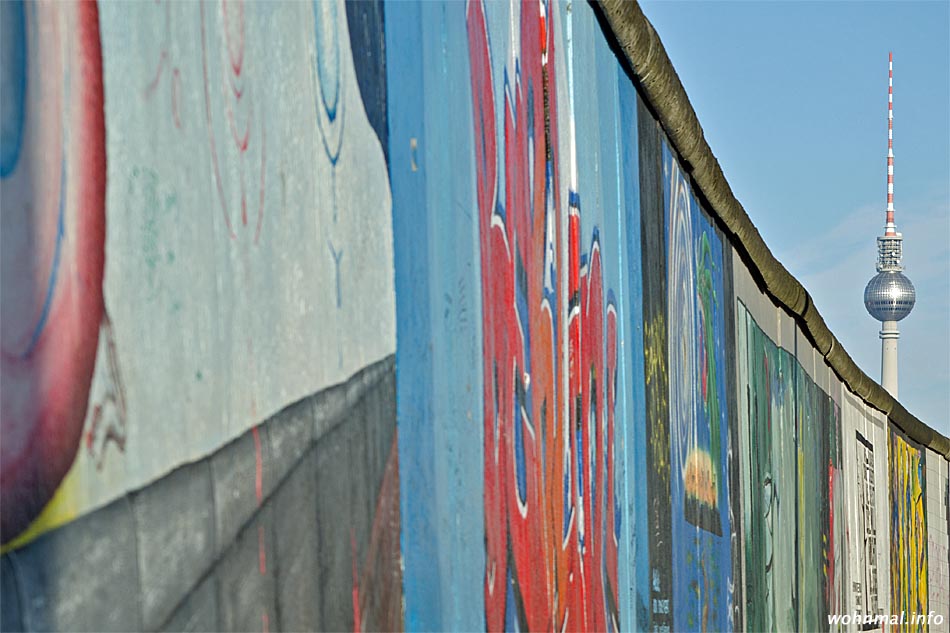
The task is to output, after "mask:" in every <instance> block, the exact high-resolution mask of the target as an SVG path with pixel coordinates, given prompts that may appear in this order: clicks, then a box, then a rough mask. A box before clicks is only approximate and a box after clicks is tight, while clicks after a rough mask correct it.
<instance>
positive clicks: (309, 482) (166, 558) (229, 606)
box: [0, 357, 402, 631]
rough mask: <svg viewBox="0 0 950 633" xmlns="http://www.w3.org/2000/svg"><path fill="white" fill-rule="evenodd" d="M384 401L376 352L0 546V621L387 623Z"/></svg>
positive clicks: (29, 626)
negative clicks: (265, 415)
mask: <svg viewBox="0 0 950 633" xmlns="http://www.w3.org/2000/svg"><path fill="white" fill-rule="evenodd" d="M395 398H396V391H395V373H394V363H393V358H392V357H388V358H386V359H384V360H382V361H380V362H378V363H375V364H373V365H370V366H368V367H366V368H364V369H363V370H361V371H360V372H358V373H357V374H356V375H354V376H353V377H352V378H350V379H349V380H348V381H347V382H346V383H343V384H340V385H336V386H334V387H331V388H329V389H327V390H325V391H323V392H321V393H318V394H315V395H314V396H311V397H309V398H306V399H304V400H302V401H300V402H298V403H295V404H294V405H291V406H290V407H288V408H286V409H285V410H283V411H281V412H280V413H278V414H277V415H275V416H274V417H273V418H271V419H269V420H267V421H265V422H264V423H262V424H261V425H260V426H259V427H257V429H256V430H252V431H248V432H247V433H245V434H244V435H242V436H241V437H239V438H237V439H236V440H235V441H233V442H231V443H229V444H228V445H226V446H224V447H222V448H221V449H219V450H218V451H217V452H215V453H214V454H213V455H209V456H208V457H207V458H205V459H203V460H201V461H199V462H196V463H193V464H187V465H184V466H182V467H180V468H178V469H176V470H175V471H173V472H172V473H170V474H169V475H167V476H165V477H163V478H162V479H160V480H158V481H156V482H154V483H152V484H151V485H149V486H147V487H146V488H144V489H142V490H138V491H136V492H134V493H131V494H129V495H127V496H125V497H122V498H121V499H118V500H116V501H114V502H113V503H111V504H110V505H108V506H106V507H104V508H102V509H100V510H97V511H95V512H92V513H91V514H88V515H86V516H84V517H81V518H80V519H78V520H76V521H74V522H72V523H70V524H68V525H65V526H63V527H62V528H59V529H57V530H54V531H52V532H50V533H48V534H45V535H44V536H42V537H41V538H39V539H37V540H36V541H34V542H32V543H30V544H28V545H26V546H25V547H23V548H20V549H18V550H15V551H13V552H10V553H8V554H5V555H4V556H3V557H2V560H0V614H2V617H0V628H2V630H3V631H16V630H25V631H41V630H70V631H80V630H82V631H131V630H165V631H219V630H221V631H225V630H227V631H261V630H269V631H278V630H292V631H299V630H333V631H342V630H353V625H354V620H355V617H357V613H359V617H361V622H363V623H364V628H385V629H394V628H401V624H402V623H401V616H400V614H399V613H398V611H396V612H394V611H393V609H392V608H391V605H392V604H398V603H399V600H398V595H399V593H400V592H401V582H402V580H401V574H400V571H399V565H398V560H399V556H398V545H399V522H398V504H399V487H398V479H396V480H395V481H396V483H395V486H394V485H393V482H392V479H393V478H394V477H398V473H397V465H396V464H395V463H394V461H395V459H396V457H395V456H396V451H394V450H391V447H392V445H393V442H394V441H395V429H396V403H395ZM255 435H256V437H255ZM258 454H259V455H260V490H258V462H257V459H258ZM387 477H388V479H387ZM382 495H385V497H386V498H385V499H384V498H382ZM393 506H395V514H393V510H392V508H393ZM378 508H383V509H384V511H385V517H381V520H377V512H378V510H377V509H378ZM393 517H395V520H394V519H393ZM374 527H375V530H374ZM388 532H392V533H391V534H389V533H388ZM393 547H395V548H396V549H395V551H393V552H391V551H389V550H392V549H393ZM354 551H355V553H356V560H355V561H354V558H353V553H354ZM370 555H371V559H368V556H370ZM354 562H355V564H354ZM380 565H385V566H386V567H387V569H376V567H378V566H380ZM354 572H355V573H354ZM354 586H356V587H357V595H358V596H359V597H358V600H357V601H356V604H354V599H353V589H354ZM380 596H383V597H382V598H380ZM377 605H378V606H377ZM380 609H385V612H380V613H377V612H376V611H378V610H380ZM394 618H398V620H399V621H396V620H394Z"/></svg>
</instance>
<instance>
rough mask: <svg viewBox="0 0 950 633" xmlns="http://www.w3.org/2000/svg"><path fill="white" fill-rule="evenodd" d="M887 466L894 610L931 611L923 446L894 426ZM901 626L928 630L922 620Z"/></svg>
mask: <svg viewBox="0 0 950 633" xmlns="http://www.w3.org/2000/svg"><path fill="white" fill-rule="evenodd" d="M887 470H888V479H889V482H890V497H891V498H890V501H891V612H892V613H901V612H904V613H908V614H919V613H928V610H927V609H928V607H927V597H928V592H927V508H926V503H927V502H926V492H925V491H926V490H927V474H926V473H927V470H926V457H925V455H924V451H923V449H921V448H919V447H918V446H916V445H915V444H914V443H913V441H912V440H910V439H909V438H907V437H906V436H904V435H903V434H902V433H901V432H900V431H898V430H896V429H893V428H892V429H891V431H890V433H889V439H888V451H887ZM902 630H907V631H911V630H914V631H925V630H927V629H926V625H925V624H923V623H920V624H915V625H911V624H910V623H905V624H904V625H902Z"/></svg>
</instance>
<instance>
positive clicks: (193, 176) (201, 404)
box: [2, 2, 395, 546]
mask: <svg viewBox="0 0 950 633" xmlns="http://www.w3.org/2000/svg"><path fill="white" fill-rule="evenodd" d="M324 4H325V3H320V5H321V6H319V7H316V8H317V9H321V10H317V11H315V10H314V9H315V7H314V6H311V5H308V6H307V7H306V9H307V10H306V11H304V10H303V9H301V8H298V7H295V6H290V5H286V6H277V5H262V4H260V3H244V2H213V3H211V2H209V3H200V4H198V3H195V4H191V5H180V4H175V3H165V4H163V3H154V4H152V3H149V4H147V5H146V4H142V5H141V6H140V5H135V4H103V5H99V6H97V5H96V3H83V4H81V5H77V6H76V7H73V6H72V5H69V6H67V5H58V4H56V3H33V4H31V3H19V2H9V3H4V4H3V8H2V11H3V27H2V28H3V35H4V38H3V40H4V44H3V47H2V50H3V76H2V79H3V88H4V101H3V112H2V116H3V128H2V131H3V135H4V136H3V156H2V163H3V164H2V167H3V172H2V177H3V187H2V191H3V194H2V195H3V205H2V206H3V258H4V260H3V286H2V290H3V319H2V322H3V326H2V327H3V372H4V373H3V381H2V384H3V398H2V400H3V418H2V423H3V436H4V441H3V459H2V468H3V479H2V481H3V493H4V494H3V504H4V506H3V507H4V511H3V513H2V516H3V533H2V538H3V543H4V545H7V546H10V545H11V544H13V545H17V546H18V545H19V544H22V543H24V542H26V541H28V540H29V539H32V538H34V537H35V536H36V535H38V534H39V533H41V532H43V531H46V530H49V529H51V528H54V527H56V526H58V525H61V524H64V523H67V522H69V521H71V520H72V519H74V518H76V517H78V516H81V515H82V514H84V513H86V512H88V511H90V510H94V509H95V508H97V507H101V506H103V505H105V504H107V503H109V502H110V501H112V500H114V499H116V498H118V497H120V496H121V495H122V494H124V493H126V492H128V491H130V490H135V489H138V488H140V487H142V486H145V485H147V484H149V483H150V482H152V481H154V480H155V479H156V478H158V477H160V476H162V475H164V474H166V473H167V472H169V471H170V470H172V469H174V468H175V467H177V466H179V465H181V464H182V463H186V462H189V461H194V460H197V459H200V458H202V457H203V456H206V455H208V454H210V453H211V452H213V451H214V450H215V449H217V448H219V447H220V446H222V445H223V444H226V443H227V442H229V441H230V440H232V439H234V438H235V437H237V436H239V435H241V434H242V433H244V432H245V431H248V430H250V429H251V428H253V427H255V426H257V425H258V424H259V423H260V422H261V421H262V420H264V419H266V418H267V417H268V416H270V415H273V414H274V413H276V412H277V411H279V410H281V409H282V408H283V407H285V406H287V405H288V404H290V403H292V402H294V401H296V400H298V399H300V398H302V397H306V396H308V395H310V394H312V393H315V392H316V391H319V390H320V389H323V388H326V387H329V386H330V385H332V384H335V383H337V382H340V381H342V380H345V379H346V378H348V377H349V376H351V375H352V374H353V373H354V372H356V371H357V370H359V369H360V368H361V367H364V366H365V365H367V364H369V363H372V362H375V361H376V360H379V359H380V358H384V357H386V356H387V355H390V354H392V353H393V351H394V349H395V313H394V312H395V310H394V303H395V300H394V294H393V289H392V286H393V281H392V227H391V221H390V218H391V214H390V211H389V209H390V192H389V185H388V178H387V165H386V154H385V152H384V151H383V148H382V146H381V143H380V139H379V137H378V136H377V134H376V131H375V129H374V128H373V126H372V125H371V123H370V120H369V114H367V112H368V110H367V108H364V107H362V106H361V107H359V108H352V107H349V106H351V105H352V104H353V103H359V100H360V88H359V82H358V80H357V74H358V73H359V72H360V69H361V68H364V66H365V64H364V63H363V62H362V58H360V60H359V63H357V62H356V61H355V60H354V55H353V53H352V51H351V48H350V46H351V44H350V42H351V40H350V35H349V31H348V28H347V21H346V16H347V13H346V11H345V10H344V7H343V4H342V3H339V6H337V5H334V6H333V7H326V6H323V5H324ZM8 18H9V19H8ZM267 25H271V26H273V27H274V28H279V29H280V31H281V33H283V39H282V40H281V43H280V45H279V46H275V45H273V43H267V44H266V45H265V44H263V42H264V40H263V39H262V38H263V31H262V29H264V28H265V27H267V28H269V27H268V26H267ZM381 32H382V26H381V24H377V27H376V29H375V31H371V30H368V29H366V28H363V29H361V30H360V32H359V33H357V34H356V35H355V36H354V38H355V40H354V41H357V42H359V41H361V40H362V39H364V38H369V37H370V36H371V34H372V33H375V34H376V35H377V36H378V35H379V34H380V33H381ZM100 34H101V37H100ZM298 59H299V60H304V62H300V63H298V62H297V61H295V60H298ZM318 60H321V61H320V62H319V63H318ZM307 61H309V63H305V62H307ZM324 66H326V68H324ZM40 69H43V70H42V72H40ZM377 76H378V75H377ZM290 86H305V87H306V89H302V90H301V89H296V90H294V91H291V90H290V88H289V87H290ZM281 90H286V91H287V94H284V93H282V92H281ZM334 91H336V92H335V93H334ZM291 92H292V94H291ZM324 93H327V94H324ZM337 93H338V97H333V96H332V95H333V94H337ZM374 94H375V95H376V96H377V97H378V95H379V94H380V89H379V88H378V87H377V88H376V92H375V93H374ZM129 95H132V97H131V98H130V97H129ZM328 95H329V96H328ZM8 97H13V98H8ZM324 101H326V103H327V104H329V106H328V107H331V109H332V110H333V113H335V114H333V115H332V116H331V115H328V114H327V113H326V110H325V109H324V108H323V106H322V104H323V102H324ZM317 105H319V107H318V108H317V111H315V106H317ZM373 108H375V109H371V110H369V111H370V112H371V114H372V116H373V118H374V120H378V119H380V118H381V117H382V116H384V113H382V112H379V111H377V110H378V109H379V108H385V100H382V101H381V102H380V101H379V99H378V98H377V99H376V100H374V102H373ZM344 109H346V111H347V113H348V114H347V115H346V126H345V127H341V126H337V127H336V128H334V127H333V125H330V126H329V127H328V125H326V124H325V123H326V121H324V120H323V119H326V118H327V117H329V120H330V123H331V124H332V123H333V122H334V121H339V118H335V117H336V116H337V115H339V116H342V113H343V110H344ZM321 116H322V117H323V119H321V118H320V117H321ZM107 130H108V134H106V131H107ZM327 133H330V134H332V135H334V136H333V139H332V143H333V147H334V153H333V155H328V154H327V152H326V151H325V149H324V146H325V145H326V143H327V141H325V139H324V136H326V134H327ZM107 155H108V159H109V163H108V164H109V169H108V173H107V171H106V156H107ZM80 157H81V158H80ZM41 174H42V176H41ZM51 174H56V176H55V177H53V176H51ZM41 178H45V179H47V180H48V179H50V178H52V180H51V181H50V183H46V184H43V183H42V182H40V179H41ZM339 196H343V197H345V198H346V200H347V202H346V204H345V205H342V206H345V213H343V212H338V211H336V210H335V205H334V202H333V201H334V200H335V199H336V197H339ZM337 206H340V205H337ZM327 239H330V240H331V241H332V243H333V248H334V251H335V253H336V255H335V256H334V257H331V256H330V255H326V258H325V259H324V258H314V257H311V254H312V252H313V249H314V248H318V247H319V248H323V249H325V248H326V243H327ZM354 243H358V244H360V245H361V247H362V250H360V251H359V252H356V253H353V252H351V250H350V247H349V245H350V244H354ZM319 248H318V250H319ZM322 252H325V250H324V251H322ZM106 253H108V257H106V255H105V254H106ZM344 253H345V255H344ZM54 350H55V354H54ZM62 350H70V351H69V352H68V353H65V355H64V353H63V352H62ZM344 352H345V353H344ZM54 356H55V358H54ZM317 357H319V358H321V359H322V360H321V362H314V358H317ZM170 393H173V394H175V397H173V398H170V397H169V396H168V394H170ZM80 448H81V449H82V450H80ZM25 464H26V465H25ZM8 504H10V505H9V510H8V509H7V508H8ZM14 538H18V539H19V540H17V541H15V542H14V541H13V539H14Z"/></svg>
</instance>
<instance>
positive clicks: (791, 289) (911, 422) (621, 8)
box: [592, 0, 950, 461]
mask: <svg viewBox="0 0 950 633" xmlns="http://www.w3.org/2000/svg"><path fill="white" fill-rule="evenodd" d="M592 4H593V5H594V8H595V11H596V12H597V13H598V15H599V16H600V17H601V18H602V22H603V23H604V27H605V28H604V30H605V32H607V35H608V39H611V36H612V39H613V41H612V42H611V45H612V46H613V47H614V49H615V51H616V52H617V53H618V56H620V57H621V62H622V63H624V65H625V66H626V67H627V69H628V70H629V71H630V72H631V73H632V75H633V78H634V81H635V83H636V84H637V88H638V90H639V91H640V92H641V94H642V95H643V96H644V97H645V99H646V101H647V103H648V104H649V106H650V108H651V109H652V110H653V112H654V113H656V116H657V118H658V119H659V122H660V125H662V127H663V129H664V131H665V132H666V134H667V136H668V137H669V140H670V143H671V144H672V145H673V147H674V149H675V150H676V152H677V153H678V154H679V156H680V158H681V159H682V162H683V165H684V168H685V170H686V171H687V172H689V173H690V175H691V177H692V181H693V183H694V185H695V186H696V187H697V188H698V189H699V191H700V192H701V193H702V195H703V196H704V197H705V198H706V201H707V203H708V204H707V205H706V206H707V207H708V209H707V210H708V211H709V212H710V213H712V214H713V215H714V216H716V217H717V218H718V219H719V220H720V222H721V223H722V225H723V227H724V228H725V230H726V232H727V233H729V234H730V235H729V237H730V241H731V242H732V244H733V246H734V248H735V249H736V251H737V252H738V253H739V255H740V257H741V258H742V259H743V261H744V262H745V263H746V264H747V265H748V267H749V268H750V269H751V270H752V271H753V273H754V275H756V276H757V277H758V279H757V280H756V281H757V283H758V284H759V285H760V287H761V289H762V291H763V292H764V293H765V294H766V295H768V296H769V297H771V298H772V300H773V301H774V302H776V303H777V304H779V305H780V306H782V307H784V308H785V309H786V310H787V311H788V312H790V313H791V314H792V315H793V317H794V318H795V320H796V322H797V323H798V324H799V326H800V327H801V328H802V330H803V331H804V332H805V334H806V336H807V337H808V338H809V339H810V341H811V342H812V343H813V345H814V347H815V349H817V350H818V352H819V353H820V354H821V355H822V356H823V357H824V359H825V362H826V363H827V364H828V366H829V367H831V369H832V370H833V371H834V372H835V374H837V376H838V378H840V379H841V381H842V382H843V383H844V384H845V385H846V386H847V388H848V389H849V390H850V391H852V392H853V393H854V394H856V395H857V396H858V397H860V398H861V399H862V400H864V401H865V402H866V403H868V404H869V405H870V406H872V407H873V408H875V409H877V410H879V411H881V412H883V413H884V414H885V415H887V417H888V419H889V420H890V421H891V422H892V423H893V424H894V425H895V426H897V427H898V428H899V429H900V430H901V431H903V432H904V433H905V434H906V435H907V436H908V437H910V438H911V439H913V440H914V441H916V442H918V443H920V444H922V445H923V446H925V447H927V448H929V449H930V450H932V451H934V452H936V453H938V454H940V455H942V456H943V457H944V459H947V460H948V461H950V439H948V438H947V437H945V436H944V435H942V434H941V433H939V432H938V431H936V430H935V429H933V428H931V427H930V426H929V425H927V424H925V423H924V422H923V421H921V420H920V419H918V418H917V417H916V416H915V415H913V414H912V413H910V412H909V411H908V410H907V409H906V408H904V406H903V405H902V404H901V403H900V402H898V401H897V400H895V399H894V398H893V397H892V396H891V395H890V394H889V393H887V391H885V390H884V388H883V387H881V385H880V384H878V383H877V382H875V381H874V380H873V379H871V378H870V377H869V376H868V375H867V374H865V373H864V372H863V371H862V370H861V369H860V368H859V367H858V366H857V364H855V362H854V360H853V359H852V358H851V356H850V355H849V354H848V353H847V351H846V350H845V349H844V347H842V345H841V343H840V342H839V341H838V340H837V338H835V336H834V334H833V333H832V332H831V330H829V329H828V326H827V325H826V324H825V321H824V319H823V318H822V316H821V314H819V312H818V310H817V308H815V305H814V303H813V302H812V300H811V297H810V296H809V294H808V292H807V291H806V290H805V288H804V287H803V286H802V285H801V283H800V282H799V281H798V280H797V279H795V277H793V276H792V274H791V273H789V272H788V270H787V269H786V268H785V267H784V266H783V265H782V263H781V262H779V261H778V260H777V259H776V258H775V256H774V255H773V254H772V252H771V250H769V248H768V246H767V245H766V244H765V241H764V240H763V239H762V236H761V235H760V234H759V231H758V229H756V227H755V225H754V224H753V223H752V220H751V219H750V218H749V216H748V214H747V213H746V211H745V209H744V208H743V207H742V204H741V203H740V202H739V201H738V200H737V199H736V197H735V195H734V194H733V192H732V188H731V187H730V186H729V183H728V182H727V181H726V178H725V175H724V174H723V171H722V167H721V166H720V165H719V161H718V160H717V159H716V157H715V155H713V152H712V150H711V149H710V147H709V144H708V143H707V142H706V137H705V135H704V134H703V129H702V126H701V125H700V124H699V119H698V117H697V116H696V112H695V111H694V110H693V106H692V104H691V103H690V101H689V97H687V95H686V90H685V89H684V88H683V84H682V83H681V82H680V79H679V75H677V73H676V69H675V68H674V67H673V64H672V62H670V58H669V57H668V56H667V54H666V49H665V48H664V47H663V43H662V42H661V41H660V36H659V35H658V34H657V32H656V30H655V29H654V28H653V25H652V24H650V21H649V20H648V19H647V18H646V16H645V15H644V14H643V10H642V9H641V8H640V5H639V3H638V2H636V1H633V2H631V1H629V0H596V1H594V0H592Z"/></svg>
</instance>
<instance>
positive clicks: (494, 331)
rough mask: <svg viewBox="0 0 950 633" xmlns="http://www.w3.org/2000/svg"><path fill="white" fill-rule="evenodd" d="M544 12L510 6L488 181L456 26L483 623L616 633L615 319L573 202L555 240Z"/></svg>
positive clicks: (482, 89) (477, 111)
mask: <svg viewBox="0 0 950 633" xmlns="http://www.w3.org/2000/svg"><path fill="white" fill-rule="evenodd" d="M549 10H550V7H549V6H546V5H544V4H525V5H523V6H522V7H521V16H520V43H519V44H520V51H521V55H520V57H519V58H518V59H516V60H515V62H514V65H513V66H509V67H507V68H506V70H505V77H504V88H505V99H504V104H503V107H504V135H503V142H504V151H503V156H504V164H503V169H499V168H498V167H497V166H496V156H497V151H496V143H497V142H498V141H497V138H498V135H497V133H496V125H495V104H494V97H493V90H494V78H493V76H492V69H491V50H490V47H489V42H488V31H487V25H486V21H485V14H484V7H483V5H482V3H481V2H478V1H476V2H472V3H470V4H469V8H468V15H467V26H468V37H469V53H470V57H471V65H472V98H473V112H474V125H475V130H474V133H475V139H476V160H475V165H476V172H477V183H478V187H477V204H478V216H479V234H480V255H481V262H482V264H481V270H482V273H481V274H482V305H483V332H484V347H483V361H482V362H483V375H484V390H485V392H484V407H485V408H484V420H485V431H484V437H485V445H484V474H485V501H484V503H485V533H486V534H485V543H486V544H485V547H486V569H485V610H486V624H487V627H488V629H489V630H500V629H502V628H509V629H510V628H515V627H518V628H528V629H532V630H537V629H552V628H555V629H558V630H563V629H564V628H567V629H590V628H593V629H596V630H607V629H608V628H609V629H613V630H616V629H617V627H618V622H617V594H616V591H617V538H618V533H619V527H620V524H619V520H620V516H619V514H618V513H616V512H615V507H616V500H615V494H616V492H615V489H614V471H613V461H614V455H613V447H614V441H613V436H614V411H615V406H616V401H617V396H616V384H617V383H616V368H617V318H616V307H615V305H614V302H613V300H612V297H611V294H610V293H609V292H606V293H605V291H604V288H603V272H602V262H601V253H600V243H599V237H598V235H597V233H596V232H595V233H594V235H593V237H592V239H591V243H590V248H589V251H587V252H586V253H585V254H584V255H581V253H580V251H581V235H580V212H581V210H580V198H579V196H578V195H577V194H576V193H574V192H571V193H570V200H569V209H570V210H569V213H568V231H567V235H564V234H563V233H562V230H561V227H560V223H559V222H558V221H557V217H558V216H557V213H558V210H559V209H561V208H562V207H561V204H562V200H561V199H560V193H559V191H560V187H559V182H558V178H559V172H558V152H559V149H558V145H557V142H556V139H557V126H558V112H557V108H556V106H555V105H554V101H553V99H552V98H551V95H553V94H555V93H556V86H555V81H556V80H555V77H556V73H555V72H554V68H553V66H554V64H553V61H554V59H555V50H554V37H553V34H554V29H553V28H552V25H551V20H550V14H549ZM502 190H503V191H504V200H503V201H502V200H501V199H500V195H499V191H502ZM565 240H566V241H567V243H568V247H567V251H568V261H566V262H565V261H562V260H561V257H560V253H561V251H562V249H561V247H562V244H563V243H564V241H565ZM565 268H566V269H567V275H566V277H567V289H566V294H567V296H568V297H569V301H568V304H567V305H566V306H565V305H564V303H563V301H562V299H561V298H562V297H563V296H564V295H565V289H564V288H563V283H564V275H563V274H562V271H563V270H564V269H565ZM565 333H566V336H567V339H568V344H567V348H568V351H567V353H566V354H565V353H564V352H563V349H564V347H563V344H562V341H563V337H564V336H565ZM563 377H566V378H567V383H568V388H567V393H565V391H564V388H563V383H562V378H563ZM541 569H543V573H542V572H541V571H540V570H541Z"/></svg>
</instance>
